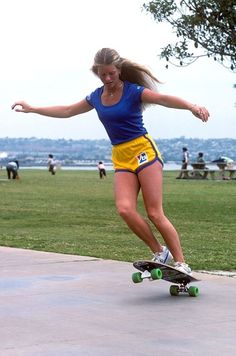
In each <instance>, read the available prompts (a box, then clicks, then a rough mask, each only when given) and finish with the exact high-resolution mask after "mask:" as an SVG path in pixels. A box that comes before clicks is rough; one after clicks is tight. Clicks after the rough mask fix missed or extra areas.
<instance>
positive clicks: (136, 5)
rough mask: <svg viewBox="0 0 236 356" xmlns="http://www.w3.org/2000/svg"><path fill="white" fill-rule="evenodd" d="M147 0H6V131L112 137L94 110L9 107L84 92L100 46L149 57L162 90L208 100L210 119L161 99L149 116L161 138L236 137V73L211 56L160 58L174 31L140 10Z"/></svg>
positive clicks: (2, 22)
mask: <svg viewBox="0 0 236 356" xmlns="http://www.w3.org/2000/svg"><path fill="white" fill-rule="evenodd" d="M144 2H145V1H144V0H119V1H118V0H99V1H96V0H86V1H84V0H34V1H32V0H8V1H5V0H0V4H1V12H0V33H1V57H0V63H1V66H0V78H1V80H0V137H39V138H65V139H101V138H107V136H106V132H105V130H104V128H103V127H102V125H101V123H100V122H99V120H98V119H97V116H96V112H95V111H94V110H93V111H91V112H90V113H87V114H84V115H80V116H77V117H74V118H70V119H66V120H61V119H52V118H46V117H42V116H38V115H35V114H22V113H16V112H14V111H12V110H11V109H10V107H11V105H12V104H13V103H14V102H15V101H16V100H25V101H27V102H29V103H30V104H32V105H34V104H35V105H43V106H44V105H56V104H68V103H74V102H76V101H79V100H81V99H82V98H84V97H85V96H86V95H87V94H89V93H90V92H92V91H93V90H94V89H95V88H96V87H97V86H100V85H101V83H100V82H99V80H98V79H97V78H96V77H95V76H94V75H93V74H92V72H91V70H90V68H91V65H92V63H93V58H94V54H95V53H96V52H97V50H98V49H100V48H102V47H112V48H115V49H116V50H117V51H118V52H119V53H120V55H121V56H122V57H126V58H130V59H132V60H134V61H138V62H140V63H142V64H145V65H147V66H148V67H149V68H150V69H151V70H152V71H153V72H154V74H155V75H156V76H157V77H158V78H159V79H160V80H161V81H162V82H163V84H162V85H161V86H159V91H161V92H163V93H168V94H172V95H177V96H181V97H183V98H185V99H187V100H189V101H191V102H193V103H197V104H200V105H204V106H206V107H207V108H208V110H209V111H210V114H211V118H210V121H209V122H208V123H207V124H205V123H202V122H200V121H199V120H198V119H196V118H195V117H194V116H192V115H191V113H190V112H187V111H182V110H173V109H167V108H163V107H161V106H155V107H153V108H151V109H148V110H146V111H145V112H144V122H145V126H146V127H147V129H148V131H149V133H150V134H151V135H152V136H153V137H154V138H156V139H158V138H172V137H179V136H185V137H198V138H224V137H228V138H236V125H235V119H236V107H235V102H236V89H234V88H233V85H234V84H235V83H236V76H235V74H233V73H232V72H230V71H229V70H227V69H225V68H224V67H222V66H221V65H220V64H218V63H215V62H214V61H213V60H210V59H208V60H207V59H202V60H199V61H197V62H196V63H195V64H193V65H191V66H188V67H186V68H176V67H171V66H170V67H169V69H168V70H166V69H165V64H166V63H165V61H164V60H162V61H160V60H159V59H158V54H159V53H160V48H161V47H163V46H164V45H166V44H167V43H169V42H171V41H175V40H176V38H175V36H174V35H173V34H172V33H171V29H170V28H169V27H168V25H165V24H157V23H155V21H154V20H153V18H152V17H151V16H150V15H148V14H147V13H146V12H144V11H142V9H141V8H142V4H143V3H144Z"/></svg>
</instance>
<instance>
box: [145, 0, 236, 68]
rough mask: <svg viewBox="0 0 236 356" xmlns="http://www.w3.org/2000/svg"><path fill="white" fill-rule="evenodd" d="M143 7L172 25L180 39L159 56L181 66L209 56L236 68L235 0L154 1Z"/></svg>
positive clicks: (157, 19)
mask: <svg viewBox="0 0 236 356" xmlns="http://www.w3.org/2000/svg"><path fill="white" fill-rule="evenodd" d="M143 8H144V9H145V10H146V11H147V12H149V13H151V14H152V15H153V17H154V20H155V21H157V22H168V23H169V24H171V26H172V29H173V32H174V33H175V34H176V36H177V38H178V39H177V42H176V43H173V44H167V45H166V47H164V48H161V53H160V58H165V59H166V61H167V62H168V61H170V63H172V64H175V65H180V66H181V65H189V64H191V63H192V62H193V61H195V60H196V59H198V58H199V57H203V56H208V57H210V58H213V59H214V60H215V61H218V62H220V63H221V64H222V65H224V66H226V67H227V68H230V69H231V70H233V71H235V70H236V50H235V49H236V0H207V1H206V0H177V1H174V0H153V1H150V2H148V3H145V4H144V5H143ZM172 58H174V62H171V59H172ZM166 67H167V68H168V64H167V65H166Z"/></svg>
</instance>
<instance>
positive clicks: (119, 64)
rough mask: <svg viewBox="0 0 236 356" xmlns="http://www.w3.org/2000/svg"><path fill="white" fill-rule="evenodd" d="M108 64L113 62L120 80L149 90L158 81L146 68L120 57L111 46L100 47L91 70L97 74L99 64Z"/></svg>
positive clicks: (153, 88)
mask: <svg viewBox="0 0 236 356" xmlns="http://www.w3.org/2000/svg"><path fill="white" fill-rule="evenodd" d="M110 64H113V65H114V66H116V68H118V69H119V70H120V71H121V74H120V79H121V80H122V81H124V80H127V81H129V82H131V83H135V84H138V85H141V86H144V87H145V88H148V89H151V90H156V84H157V83H160V81H159V80H158V79H157V78H156V77H155V76H154V75H153V74H152V73H151V71H150V70H149V69H148V68H146V67H145V66H143V65H141V64H138V63H135V62H132V61H131V60H129V59H127V58H122V57H120V55H119V53H118V52H117V51H116V50H114V49H112V48H102V49H100V50H99V51H98V52H97V53H96V55H95V57H94V64H93V66H92V68H91V70H92V71H93V73H94V74H96V75H98V68H99V67H100V66H104V65H110Z"/></svg>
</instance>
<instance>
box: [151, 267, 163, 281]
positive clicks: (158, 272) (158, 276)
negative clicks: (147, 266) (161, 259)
mask: <svg viewBox="0 0 236 356" xmlns="http://www.w3.org/2000/svg"><path fill="white" fill-rule="evenodd" d="M151 277H152V279H154V280H155V279H162V271H161V270H160V268H155V269H152V270H151Z"/></svg>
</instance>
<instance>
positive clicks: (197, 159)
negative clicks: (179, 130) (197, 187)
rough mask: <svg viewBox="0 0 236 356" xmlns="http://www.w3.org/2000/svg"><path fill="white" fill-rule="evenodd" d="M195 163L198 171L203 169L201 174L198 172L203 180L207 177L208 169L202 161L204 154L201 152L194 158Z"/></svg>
mask: <svg viewBox="0 0 236 356" xmlns="http://www.w3.org/2000/svg"><path fill="white" fill-rule="evenodd" d="M196 163H198V164H199V165H198V167H197V168H198V169H203V170H204V171H203V172H202V171H201V172H198V174H199V176H200V177H201V178H203V179H206V178H207V175H208V171H207V170H208V167H206V162H205V159H204V153H203V152H199V153H198V155H197V158H196Z"/></svg>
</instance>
